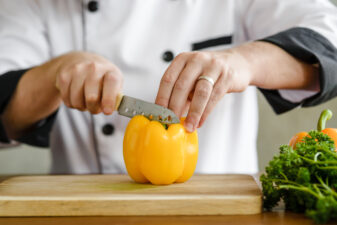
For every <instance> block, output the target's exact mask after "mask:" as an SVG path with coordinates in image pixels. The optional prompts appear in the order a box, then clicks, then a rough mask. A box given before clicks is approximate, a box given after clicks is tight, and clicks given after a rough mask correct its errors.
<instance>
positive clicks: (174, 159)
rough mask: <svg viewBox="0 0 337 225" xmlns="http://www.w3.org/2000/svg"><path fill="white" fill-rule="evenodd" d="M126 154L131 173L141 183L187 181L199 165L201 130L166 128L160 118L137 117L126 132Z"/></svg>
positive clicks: (126, 161)
mask: <svg viewBox="0 0 337 225" xmlns="http://www.w3.org/2000/svg"><path fill="white" fill-rule="evenodd" d="M181 123H183V120H182V122H181ZM123 156H124V162H125V166H126V169H127V171H128V174H129V175H130V177H131V178H132V179H133V180H134V181H136V182H138V183H147V182H151V183H152V184H157V185H161V184H172V183H174V182H185V181H186V180H188V179H189V178H190V177H191V176H192V175H193V173H194V170H195V167H196V164H197V159H198V135H197V131H194V132H193V133H188V132H186V131H185V129H184V127H183V125H182V124H172V125H169V127H168V128H167V129H165V127H164V126H163V125H162V124H161V123H159V122H157V121H150V120H148V119H147V118H146V117H144V116H135V117H133V118H132V119H131V121H130V122H129V124H128V126H127V128H126V131H125V134H124V140H123Z"/></svg>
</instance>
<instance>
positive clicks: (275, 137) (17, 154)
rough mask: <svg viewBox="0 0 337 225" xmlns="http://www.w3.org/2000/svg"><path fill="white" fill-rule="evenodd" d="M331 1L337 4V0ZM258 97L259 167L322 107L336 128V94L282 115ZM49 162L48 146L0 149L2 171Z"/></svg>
mask: <svg viewBox="0 0 337 225" xmlns="http://www.w3.org/2000/svg"><path fill="white" fill-rule="evenodd" d="M332 2H334V3H335V4H336V5H337V0H332ZM336 33H337V31H336ZM336 73H337V71H336ZM258 99H259V135H258V141H257V149H258V158H259V170H260V171H263V170H264V168H265V166H266V165H267V164H268V162H269V160H271V159H272V157H273V156H274V155H275V154H277V153H278V148H279V146H280V145H281V144H287V143H288V142H289V139H290V138H291V137H292V136H293V135H294V134H296V133H297V132H300V131H309V130H312V129H316V124H317V120H318V117H319V115H320V113H321V111H322V110H323V109H326V108H329V109H331V110H332V112H334V113H335V116H334V117H332V119H331V120H330V121H329V122H328V127H334V128H337V98H336V99H333V100H331V101H329V102H327V103H325V104H322V105H320V106H317V107H312V108H297V109H294V110H292V111H290V112H288V113H285V114H282V115H276V114H275V113H274V112H273V110H272V108H271V107H270V106H269V104H268V103H267V102H266V100H265V99H264V97H263V96H262V95H261V94H260V93H259V94H258ZM242 141H244V134H243V139H242ZM50 164H51V160H50V151H49V149H44V148H34V147H31V146H27V145H20V146H18V147H12V148H2V149H0V174H44V173H48V172H49V168H50Z"/></svg>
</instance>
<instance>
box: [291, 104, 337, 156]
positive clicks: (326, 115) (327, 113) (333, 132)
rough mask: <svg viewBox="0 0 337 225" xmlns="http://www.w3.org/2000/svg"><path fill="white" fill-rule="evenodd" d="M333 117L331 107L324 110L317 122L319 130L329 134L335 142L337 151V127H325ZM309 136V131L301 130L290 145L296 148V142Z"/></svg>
mask: <svg viewBox="0 0 337 225" xmlns="http://www.w3.org/2000/svg"><path fill="white" fill-rule="evenodd" d="M331 117H332V112H331V110H329V109H326V110H324V111H323V112H322V113H321V116H320V117H319V120H318V123H317V130H318V131H320V132H323V133H325V134H327V135H328V136H329V137H330V138H331V139H332V140H333V141H334V142H335V151H336V152H337V129H336V128H325V124H326V121H328V120H330V119H331ZM305 136H308V133H307V132H300V133H297V134H296V135H295V136H293V137H292V138H291V139H290V141H289V146H291V147H293V149H296V144H297V143H299V142H302V141H303V138H304V137H305Z"/></svg>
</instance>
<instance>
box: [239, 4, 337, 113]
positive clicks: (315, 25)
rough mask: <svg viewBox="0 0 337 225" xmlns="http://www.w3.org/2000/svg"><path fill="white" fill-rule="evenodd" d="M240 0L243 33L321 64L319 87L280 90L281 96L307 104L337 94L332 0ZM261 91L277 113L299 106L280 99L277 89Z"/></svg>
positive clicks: (335, 16)
mask: <svg viewBox="0 0 337 225" xmlns="http://www.w3.org/2000/svg"><path fill="white" fill-rule="evenodd" d="M240 4H241V6H242V7H241V8H242V9H241V20H242V23H243V24H244V26H243V30H242V31H241V33H242V34H243V35H244V37H245V38H246V39H248V40H263V41H268V42H271V43H273V44H276V45H278V46H279V47H281V48H282V49H284V50H285V51H287V52H288V53H289V54H291V55H293V56H294V57H296V58H298V59H300V60H303V61H304V62H307V63H311V64H317V65H318V66H319V70H320V74H319V75H320V79H319V82H320V83H318V84H317V85H318V86H319V87H320V88H318V89H319V91H316V92H314V91H304V90H278V91H277V93H279V96H280V98H283V99H285V100H288V101H289V102H290V103H296V104H297V105H298V104H301V105H302V106H305V107H306V106H313V105H317V104H319V103H322V102H324V101H327V100H329V99H331V98H332V97H334V96H336V95H337V91H336V85H337V77H336V76H335V71H336V69H337V64H336V63H337V61H336V59H337V55H336V53H337V49H336V47H337V8H336V7H335V6H334V5H333V4H332V3H331V2H330V1H328V0H250V1H244V0H242V1H240ZM316 90H317V89H316ZM262 93H263V94H264V95H265V96H266V97H267V99H269V100H268V101H269V103H270V104H271V105H272V106H273V108H274V110H275V111H276V112H278V113H282V112H284V111H287V110H290V109H291V108H292V107H295V106H296V104H288V103H286V102H284V101H282V100H280V99H277V95H275V94H276V92H269V91H266V90H262ZM269 94H272V96H270V97H268V96H267V95H269ZM275 100H276V101H275ZM277 104H278V105H277ZM282 105H283V106H282Z"/></svg>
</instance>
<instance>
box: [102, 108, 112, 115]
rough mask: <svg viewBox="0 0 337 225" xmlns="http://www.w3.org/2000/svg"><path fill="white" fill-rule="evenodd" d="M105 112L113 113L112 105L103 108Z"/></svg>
mask: <svg viewBox="0 0 337 225" xmlns="http://www.w3.org/2000/svg"><path fill="white" fill-rule="evenodd" d="M103 112H104V114H111V113H112V110H111V108H110V107H105V108H104V109H103Z"/></svg>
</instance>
